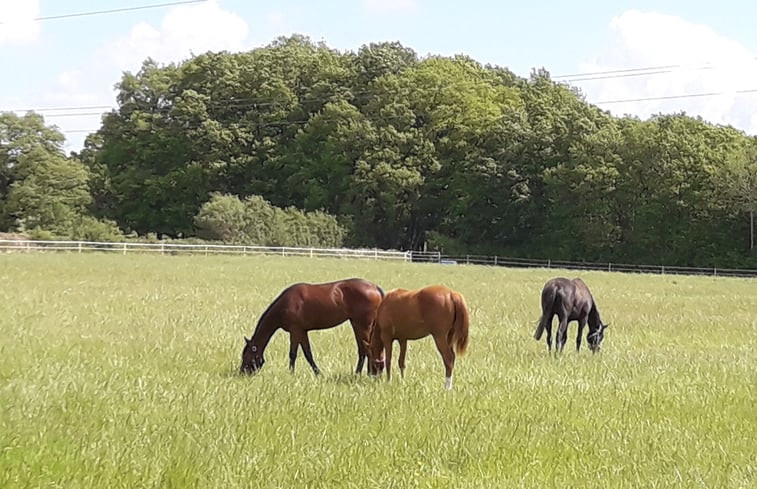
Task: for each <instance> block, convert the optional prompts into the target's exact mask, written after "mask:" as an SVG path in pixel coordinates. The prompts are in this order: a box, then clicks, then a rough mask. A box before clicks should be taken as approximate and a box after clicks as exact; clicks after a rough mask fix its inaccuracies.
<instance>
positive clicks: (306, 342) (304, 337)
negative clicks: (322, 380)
mask: <svg viewBox="0 0 757 489" xmlns="http://www.w3.org/2000/svg"><path fill="white" fill-rule="evenodd" d="M297 336H298V337H299V343H300V345H301V346H302V353H303V354H304V355H305V360H307V361H308V363H309V364H310V367H311V368H312V369H313V373H314V374H316V375H319V374H320V373H321V371H320V369H319V368H318V365H316V364H315V360H313V352H312V351H311V350H310V339H309V338H308V333H307V331H302V332H300V333H299V334H298V335H297Z"/></svg>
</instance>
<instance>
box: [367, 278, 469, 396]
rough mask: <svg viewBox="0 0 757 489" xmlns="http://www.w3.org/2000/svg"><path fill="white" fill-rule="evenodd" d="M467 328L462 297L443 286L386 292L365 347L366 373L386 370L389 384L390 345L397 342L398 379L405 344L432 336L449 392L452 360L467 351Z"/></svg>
mask: <svg viewBox="0 0 757 489" xmlns="http://www.w3.org/2000/svg"><path fill="white" fill-rule="evenodd" d="M468 325H469V316H468V308H467V306H466V304H465V299H464V298H463V296H462V294H460V293H459V292H455V291H454V290H452V289H450V288H447V287H445V286H443V285H430V286H428V287H424V288H422V289H418V290H406V289H394V290H392V291H390V292H387V294H386V296H385V297H384V300H383V301H381V305H380V306H379V308H378V312H377V313H376V320H375V322H374V326H373V328H372V330H371V334H370V340H368V341H367V342H366V344H365V346H366V349H367V350H368V359H369V373H371V374H373V375H379V374H380V372H381V370H382V368H383V367H384V366H385V367H386V380H387V381H389V380H391V376H392V375H391V363H392V343H393V342H394V340H397V341H399V344H400V356H399V368H400V376H401V377H404V375H405V355H406V353H407V341H408V340H417V339H420V338H424V337H426V336H428V335H431V336H433V337H434V342H435V343H436V347H437V349H438V350H439V353H440V354H441V356H442V360H443V361H444V368H445V384H444V385H445V388H446V389H447V390H449V389H452V370H453V369H454V367H455V356H456V355H463V354H464V353H465V351H466V349H467V347H468ZM383 354H385V357H384V356H383Z"/></svg>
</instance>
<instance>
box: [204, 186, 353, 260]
mask: <svg viewBox="0 0 757 489" xmlns="http://www.w3.org/2000/svg"><path fill="white" fill-rule="evenodd" d="M194 221H195V226H197V235H198V236H199V237H200V238H203V239H207V240H211V241H222V242H224V243H239V244H250V245H260V246H318V247H338V246H341V245H342V242H343V239H344V235H345V229H344V227H342V226H341V225H339V223H338V222H337V220H336V218H335V217H334V216H331V215H329V214H326V213H324V212H320V211H316V212H303V211H301V210H299V209H297V208H295V207H288V208H286V209H280V208H278V207H275V206H272V205H271V204H270V203H269V202H268V201H266V200H265V199H263V198H262V197H260V196H258V195H253V196H250V197H247V198H246V199H245V200H244V201H242V200H240V199H239V198H238V197H237V196H235V195H221V194H213V196H212V197H211V198H210V200H209V201H208V202H206V203H205V204H204V205H203V206H202V207H201V208H200V212H198V213H197V215H196V216H195V219H194Z"/></svg>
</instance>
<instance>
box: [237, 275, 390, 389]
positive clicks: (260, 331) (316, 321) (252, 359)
mask: <svg viewBox="0 0 757 489" xmlns="http://www.w3.org/2000/svg"><path fill="white" fill-rule="evenodd" d="M383 297H384V291H383V290H382V289H381V287H379V286H378V285H376V284H374V283H372V282H369V281H367V280H363V279H360V278H351V279H347V280H339V281H336V282H329V283H323V284H308V283H297V284H293V285H291V286H289V287H287V288H286V289H284V291H283V292H281V294H279V296H278V297H277V298H276V299H275V300H274V301H273V302H272V303H271V304H270V305H269V306H268V308H267V309H266V310H265V311H264V312H263V314H262V315H261V316H260V319H259V320H258V324H257V326H256V327H255V331H254V332H253V334H252V336H251V337H250V338H249V339H248V338H245V346H244V349H243V350H242V365H241V366H240V367H239V371H240V373H255V372H257V371H258V370H259V369H260V368H261V367H262V366H263V364H264V363H265V357H264V356H263V353H264V352H265V349H266V346H267V345H268V342H269V341H270V340H271V337H272V336H273V334H274V333H275V332H276V331H277V330H278V329H279V328H283V329H284V331H287V332H289V369H290V370H292V371H294V363H295V360H296V359H297V349H298V347H302V353H303V354H304V355H305V358H306V359H307V361H308V363H309V364H310V367H311V368H312V369H313V372H314V373H315V374H316V375H318V374H320V369H319V368H318V366H317V365H316V363H315V361H314V360H313V353H312V351H311V350H310V340H309V338H308V331H311V330H316V329H328V328H333V327H334V326H337V325H339V324H341V323H343V322H344V321H346V320H348V319H349V321H350V323H351V324H352V330H353V331H354V333H355V341H356V342H357V352H358V362H357V368H356V369H355V373H358V374H359V373H361V371H362V370H363V364H364V363H365V359H366V356H367V352H366V350H365V348H364V342H365V341H367V340H368V338H369V334H370V328H371V325H372V324H373V321H374V319H375V317H376V310H377V309H378V306H379V304H380V303H381V300H382V299H383Z"/></svg>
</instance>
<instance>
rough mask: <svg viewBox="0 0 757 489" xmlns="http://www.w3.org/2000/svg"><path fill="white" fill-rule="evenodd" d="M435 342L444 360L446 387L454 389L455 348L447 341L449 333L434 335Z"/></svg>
mask: <svg viewBox="0 0 757 489" xmlns="http://www.w3.org/2000/svg"><path fill="white" fill-rule="evenodd" d="M434 342H435V343H436V348H437V349H438V350H439V353H440V354H441V355H442V361H444V372H445V373H444V388H445V389H447V390H452V370H453V369H454V368H455V350H453V349H452V345H450V344H449V343H448V342H447V335H446V334H445V335H440V336H437V335H434Z"/></svg>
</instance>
